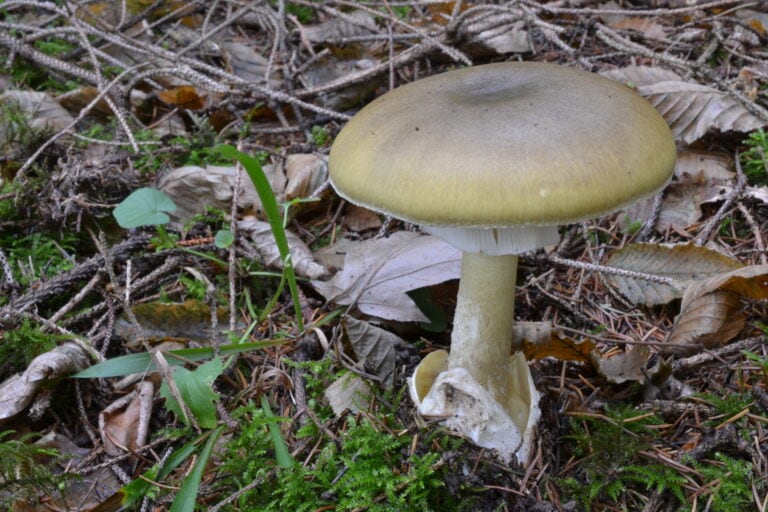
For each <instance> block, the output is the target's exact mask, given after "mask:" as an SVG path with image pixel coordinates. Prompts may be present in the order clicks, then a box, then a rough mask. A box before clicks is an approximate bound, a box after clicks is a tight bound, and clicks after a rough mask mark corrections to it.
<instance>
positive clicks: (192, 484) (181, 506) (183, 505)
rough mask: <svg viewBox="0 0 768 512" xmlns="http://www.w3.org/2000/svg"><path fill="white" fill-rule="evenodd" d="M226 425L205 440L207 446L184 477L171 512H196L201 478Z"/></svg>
mask: <svg viewBox="0 0 768 512" xmlns="http://www.w3.org/2000/svg"><path fill="white" fill-rule="evenodd" d="M223 430H224V427H219V428H217V429H216V430H214V431H213V432H211V435H210V437H209V438H208V440H207V441H206V442H205V446H203V449H202V450H200V454H199V455H198V457H197V461H196V462H195V467H193V468H192V471H191V472H190V473H189V475H187V478H185V479H184V483H183V484H181V489H179V492H178V494H176V499H174V500H173V504H172V505H171V508H170V510H169V512H194V511H195V503H196V502H197V491H198V490H199V489H200V480H202V478H203V473H204V472H205V466H206V465H207V464H208V459H210V458H211V453H213V446H214V445H215V444H216V440H217V439H218V438H219V435H221V433H222V432H223Z"/></svg>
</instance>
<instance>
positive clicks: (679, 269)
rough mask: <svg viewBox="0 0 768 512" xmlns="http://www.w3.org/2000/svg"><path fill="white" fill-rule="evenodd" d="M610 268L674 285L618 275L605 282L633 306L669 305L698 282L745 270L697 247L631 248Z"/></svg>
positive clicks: (613, 259)
mask: <svg viewBox="0 0 768 512" xmlns="http://www.w3.org/2000/svg"><path fill="white" fill-rule="evenodd" d="M606 264H607V265H608V266H611V267H615V268H620V269H623V270H631V271H634V272H640V273H643V274H650V275H653V276H658V277H667V278H669V279H671V280H672V282H671V283H658V282H654V281H648V280H645V279H640V278H633V277H626V276H620V275H615V274H609V275H606V276H605V278H606V279H607V280H608V282H610V283H611V284H612V285H613V286H615V287H616V288H618V290H619V292H621V294H622V295H623V296H624V297H626V298H627V299H628V300H630V301H631V302H633V303H634V304H645V305H647V306H652V305H658V304H667V303H668V302H671V301H672V300H674V299H679V298H681V297H683V293H684V292H685V290H686V288H687V287H689V286H691V285H692V284H693V283H695V282H697V281H701V280H702V279H707V278H709V277H712V276H718V275H720V274H722V273H723V272H729V271H731V270H734V269H738V268H741V267H742V264H741V263H739V262H738V261H736V260H735V259H732V258H729V257H727V256H724V255H722V254H720V253H719V252H717V251H713V250H711V249H707V248H705V247H699V246H695V245H661V244H631V245H628V246H626V247H624V248H622V249H620V250H618V251H616V252H614V253H613V254H611V256H610V257H609V258H608V261H607V262H606Z"/></svg>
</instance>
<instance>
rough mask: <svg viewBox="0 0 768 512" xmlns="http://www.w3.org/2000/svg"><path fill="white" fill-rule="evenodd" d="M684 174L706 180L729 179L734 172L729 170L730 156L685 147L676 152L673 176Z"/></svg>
mask: <svg viewBox="0 0 768 512" xmlns="http://www.w3.org/2000/svg"><path fill="white" fill-rule="evenodd" d="M686 175H688V176H690V177H691V178H693V179H700V178H703V179H704V180H705V181H706V182H719V181H731V180H733V179H734V178H735V176H736V174H735V173H734V172H733V171H731V158H730V157H728V155H725V154H723V153H716V152H714V151H699V150H692V149H685V150H682V151H678V152H677V161H676V162H675V176H676V177H677V178H683V177H685V176H686Z"/></svg>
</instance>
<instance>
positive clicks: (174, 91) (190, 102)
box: [157, 85, 205, 110]
mask: <svg viewBox="0 0 768 512" xmlns="http://www.w3.org/2000/svg"><path fill="white" fill-rule="evenodd" d="M157 97H158V98H160V101H162V102H163V103H166V104H168V105H173V106H174V107H178V108H181V109H186V110H199V109H201V108H203V107H204V106H205V96H202V95H201V94H200V93H198V92H197V89H196V88H195V87H193V86H191V85H181V86H178V87H171V88H170V89H165V90H162V91H158V93H157Z"/></svg>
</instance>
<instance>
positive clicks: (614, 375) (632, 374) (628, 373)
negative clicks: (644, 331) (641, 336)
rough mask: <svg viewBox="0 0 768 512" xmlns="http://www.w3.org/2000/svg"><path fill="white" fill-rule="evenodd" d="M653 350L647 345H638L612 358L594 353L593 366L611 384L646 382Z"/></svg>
mask: <svg viewBox="0 0 768 512" xmlns="http://www.w3.org/2000/svg"><path fill="white" fill-rule="evenodd" d="M650 355H651V350H650V349H649V348H648V346H647V345H636V346H635V347H634V348H632V349H631V350H628V351H626V352H622V353H620V354H617V355H614V356H612V357H607V358H606V357H603V356H602V355H601V354H600V353H599V352H597V351H594V352H593V353H592V364H593V365H594V366H595V368H597V370H598V371H599V372H600V373H601V374H602V375H603V377H605V378H606V379H608V380H609V381H610V382H613V383H616V384H621V383H622V382H627V381H630V380H631V381H637V382H644V381H645V380H646V375H645V374H644V373H643V369H644V368H645V365H646V364H647V363H648V358H649V357H650Z"/></svg>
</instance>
